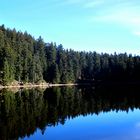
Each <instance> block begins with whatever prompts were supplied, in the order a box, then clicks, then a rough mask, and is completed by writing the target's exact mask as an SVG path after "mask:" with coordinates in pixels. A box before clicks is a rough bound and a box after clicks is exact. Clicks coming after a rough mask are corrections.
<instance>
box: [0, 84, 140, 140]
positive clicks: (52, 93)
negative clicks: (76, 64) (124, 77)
mask: <svg viewBox="0 0 140 140" xmlns="http://www.w3.org/2000/svg"><path fill="white" fill-rule="evenodd" d="M138 93H139V87H136V86H135V87H132V86H129V87H128V86H125V87H124V86H122V87H117V86H116V87H112V88H111V87H110V86H109V87H102V88H98V87H95V88H94V89H92V88H79V89H77V88H75V87H69V88H66V87H64V88H48V89H46V91H44V92H43V91H42V90H35V89H31V90H20V91H18V92H17V93H13V92H12V91H7V90H3V91H0V139H1V140H8V139H18V138H19V137H21V138H23V137H25V136H30V135H32V134H33V133H34V132H36V130H37V129H38V128H39V129H40V130H41V131H42V133H44V132H45V130H46V129H47V127H49V126H56V125H58V124H59V123H61V124H64V123H65V121H66V119H68V118H74V117H76V116H79V115H83V116H86V115H88V114H93V116H94V115H99V114H100V113H101V112H109V111H116V112H118V111H126V112H128V111H129V110H133V109H135V108H138V109H140V98H139V97H140V95H139V94H138ZM93 119H94V117H93Z"/></svg>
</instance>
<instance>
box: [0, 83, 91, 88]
mask: <svg viewBox="0 0 140 140" xmlns="http://www.w3.org/2000/svg"><path fill="white" fill-rule="evenodd" d="M78 85H89V84H79V83H69V84H26V85H8V86H2V85H0V89H7V88H8V89H9V88H36V87H41V88H50V87H61V86H78Z"/></svg>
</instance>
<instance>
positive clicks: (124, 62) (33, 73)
mask: <svg viewBox="0 0 140 140" xmlns="http://www.w3.org/2000/svg"><path fill="white" fill-rule="evenodd" d="M139 71H140V56H132V55H127V54H126V53H124V54H116V53H114V54H113V55H112V54H111V55H109V54H106V53H105V54H103V53H102V54H98V53H96V52H76V51H73V50H71V49H70V50H65V49H63V46H62V45H61V44H60V45H58V46H57V45H56V43H45V42H44V41H43V39H42V38H41V37H39V38H38V39H34V38H33V37H32V36H31V35H30V34H28V33H27V32H24V33H22V32H17V31H16V30H15V29H13V30H10V29H6V28H5V27H4V25H2V26H0V84H3V85H6V84H10V83H11V82H12V81H13V80H16V81H19V83H20V82H24V83H26V82H31V83H38V82H40V81H43V80H45V81H46V82H49V83H74V82H77V81H94V80H140V74H139Z"/></svg>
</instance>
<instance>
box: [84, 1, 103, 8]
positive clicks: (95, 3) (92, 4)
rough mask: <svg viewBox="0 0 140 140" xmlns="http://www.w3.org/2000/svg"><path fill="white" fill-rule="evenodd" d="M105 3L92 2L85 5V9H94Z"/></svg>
mask: <svg viewBox="0 0 140 140" xmlns="http://www.w3.org/2000/svg"><path fill="white" fill-rule="evenodd" d="M103 3H105V1H104V0H94V1H90V2H87V3H85V8H93V7H96V6H99V5H101V4H103Z"/></svg>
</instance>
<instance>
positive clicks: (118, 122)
mask: <svg viewBox="0 0 140 140" xmlns="http://www.w3.org/2000/svg"><path fill="white" fill-rule="evenodd" d="M139 116H140V110H139V109H135V110H134V111H131V110H129V112H128V113H127V112H125V111H119V112H115V111H111V112H108V113H100V114H99V115H95V114H93V115H88V116H78V117H76V118H74V119H67V120H66V122H65V124H64V125H62V124H59V125H58V126H55V127H52V126H51V127H47V129H46V131H45V133H44V134H43V135H42V132H41V131H40V130H39V129H37V131H36V132H35V133H34V135H33V136H30V137H29V138H28V137H25V138H24V140H28V139H30V140H35V139H36V140H37V139H41V140H45V139H47V140H140V133H139V132H140V118H139Z"/></svg>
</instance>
